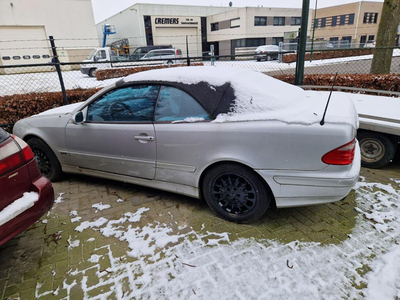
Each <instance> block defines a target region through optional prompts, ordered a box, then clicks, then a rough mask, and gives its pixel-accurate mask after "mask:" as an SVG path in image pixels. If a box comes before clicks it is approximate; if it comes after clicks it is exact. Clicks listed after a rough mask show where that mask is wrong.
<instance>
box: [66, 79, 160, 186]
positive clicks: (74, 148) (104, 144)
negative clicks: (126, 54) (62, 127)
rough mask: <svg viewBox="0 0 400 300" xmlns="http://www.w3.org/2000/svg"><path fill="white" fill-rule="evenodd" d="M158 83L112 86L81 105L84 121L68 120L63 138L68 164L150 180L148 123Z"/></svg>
mask: <svg viewBox="0 0 400 300" xmlns="http://www.w3.org/2000/svg"><path fill="white" fill-rule="evenodd" d="M159 89H160V87H159V86H158V85H132V86H129V87H122V88H116V89H113V90H111V91H109V92H107V93H105V94H103V95H102V96H100V97H99V98H97V99H95V100H94V101H92V102H91V103H90V104H89V105H88V106H87V107H86V108H84V111H83V113H84V115H85V116H86V117H85V121H84V122H83V123H81V124H74V123H73V122H69V124H68V125H67V127H66V141H67V147H68V154H69V159H70V162H71V164H72V165H74V166H78V167H80V168H85V169H90V170H97V171H103V172H108V173H114V174H121V175H128V176H134V177H140V178H146V179H153V178H154V175H155V161H156V145H155V132H154V125H153V123H152V119H153V114H154V108H155V103H156V100H157V97H158V92H159Z"/></svg>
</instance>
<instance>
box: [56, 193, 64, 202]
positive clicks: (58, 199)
mask: <svg viewBox="0 0 400 300" xmlns="http://www.w3.org/2000/svg"><path fill="white" fill-rule="evenodd" d="M64 194H65V193H58V197H57V199H56V200H54V203H61V202H63V200H64V198H63V197H62V195H64Z"/></svg>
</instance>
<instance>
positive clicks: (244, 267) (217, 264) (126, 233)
mask: <svg viewBox="0 0 400 300" xmlns="http://www.w3.org/2000/svg"><path fill="white" fill-rule="evenodd" d="M392 182H393V183H392V184H387V185H384V184H378V183H368V182H360V183H358V185H357V186H356V195H357V196H356V202H357V208H356V209H357V211H358V212H360V214H359V215H358V217H357V223H356V226H355V228H354V230H353V232H352V234H351V235H349V238H348V239H346V240H345V241H344V242H342V243H341V244H338V245H335V244H325V245H322V244H319V243H305V242H300V241H295V242H291V243H288V244H285V243H281V242H278V241H275V240H258V241H256V240H254V239H244V238H242V239H239V240H235V241H231V239H230V237H229V234H228V233H213V232H208V231H205V232H206V233H200V232H197V231H195V230H193V229H192V228H185V226H181V227H178V229H179V230H178V232H177V231H176V229H175V231H174V230H173V229H172V228H171V226H169V225H167V224H163V223H159V222H157V221H156V220H155V221H154V222H152V223H148V224H147V225H145V226H142V227H140V226H138V225H137V222H139V221H140V219H141V218H142V217H143V216H144V215H145V214H146V212H147V211H148V210H149V209H148V208H146V207H142V208H140V209H139V210H137V211H136V212H134V213H126V214H125V215H124V216H123V217H122V218H120V219H118V220H107V219H105V218H99V219H98V220H95V221H93V222H82V223H81V224H80V225H79V226H77V227H76V229H75V230H76V231H78V232H81V231H83V230H96V231H99V232H100V233H101V234H102V235H104V236H106V237H110V236H112V237H115V238H118V239H119V240H120V241H121V242H122V243H126V244H127V246H128V248H129V250H127V252H126V256H122V257H116V256H114V255H113V252H112V251H111V247H110V245H106V246H103V247H101V248H99V249H101V250H103V251H102V253H105V254H104V255H103V256H104V257H103V256H101V257H100V256H97V255H92V256H91V257H90V258H89V259H88V261H89V262H91V263H93V266H91V267H88V268H87V269H85V270H70V271H69V274H70V275H80V276H83V280H82V282H76V281H74V282H72V283H70V284H68V283H67V281H66V280H65V281H64V284H63V287H62V288H63V289H65V290H66V291H67V295H68V296H67V297H66V299H72V298H71V296H72V295H70V290H71V288H72V286H74V285H76V284H80V285H81V288H82V290H83V292H84V299H91V297H90V295H91V291H93V290H96V289H97V290H98V289H99V288H101V287H103V286H110V287H111V288H110V289H106V291H105V292H104V294H102V295H101V296H96V299H100V298H102V299H103V298H104V299H105V298H107V296H108V295H111V293H113V292H114V293H115V295H116V296H117V298H118V299H132V298H135V299H218V300H219V299H245V300H248V299H285V300H286V299H296V300H297V299H364V297H366V299H380V300H381V299H382V300H384V299H398V298H399V297H400V246H399V241H400V221H399V220H400V180H398V179H392ZM78 214H79V212H78ZM75 216H76V214H73V215H71V217H75ZM203 227H204V228H205V229H207V228H206V226H203ZM202 232H204V231H202ZM71 242H72V241H71ZM74 243H76V242H75V241H74ZM74 245H75V244H74ZM128 256H129V257H134V258H135V259H134V260H133V261H130V262H127V260H126V257H128ZM102 259H109V260H110V262H111V268H108V269H107V270H102V269H101V267H100V264H101V260H102ZM368 268H370V270H369V271H365V270H368ZM93 271H95V272H96V274H97V276H98V283H97V284H95V285H89V283H88V277H87V273H88V272H91V273H93ZM362 287H365V288H362ZM40 288H41V286H37V287H36V296H37V298H40V297H41V296H44V295H47V294H49V292H50V291H49V292H43V293H39V289H40ZM396 297H397V298H396Z"/></svg>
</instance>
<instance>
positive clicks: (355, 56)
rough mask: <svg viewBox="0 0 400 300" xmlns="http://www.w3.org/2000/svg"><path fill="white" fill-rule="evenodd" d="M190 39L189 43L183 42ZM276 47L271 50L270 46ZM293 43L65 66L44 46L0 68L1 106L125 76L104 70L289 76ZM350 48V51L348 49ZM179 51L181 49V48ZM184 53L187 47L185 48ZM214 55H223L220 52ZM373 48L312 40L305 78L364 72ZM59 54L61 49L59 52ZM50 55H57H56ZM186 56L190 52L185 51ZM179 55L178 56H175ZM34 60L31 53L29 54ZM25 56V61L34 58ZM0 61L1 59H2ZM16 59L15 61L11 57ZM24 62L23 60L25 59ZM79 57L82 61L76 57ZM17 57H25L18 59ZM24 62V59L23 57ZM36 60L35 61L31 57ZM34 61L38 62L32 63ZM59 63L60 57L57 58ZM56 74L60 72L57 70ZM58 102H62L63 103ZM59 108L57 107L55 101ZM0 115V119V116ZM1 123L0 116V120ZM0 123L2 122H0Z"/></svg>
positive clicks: (398, 55)
mask: <svg viewBox="0 0 400 300" xmlns="http://www.w3.org/2000/svg"><path fill="white" fill-rule="evenodd" d="M188 40H189V41H190V39H188ZM275 47H276V46H275ZM296 47H297V45H296V44H293V43H290V44H283V43H281V44H280V45H279V49H278V50H277V51H276V50H275V51H274V52H272V53H270V52H267V53H262V52H261V53H260V52H258V54H257V56H256V50H257V47H254V46H253V47H236V48H235V47H234V48H233V50H232V49H231V50H232V51H231V52H233V55H214V54H213V53H211V52H206V53H201V54H202V55H201V56H197V57H194V56H190V57H186V56H187V52H186V53H182V52H180V53H176V54H177V56H176V57H174V58H170V57H169V58H166V59H157V60H155V59H133V56H132V55H125V56H124V55H121V56H120V58H118V60H116V59H110V60H106V61H95V60H94V61H93V60H92V61H85V62H82V60H80V61H78V62H65V61H61V62H60V61H59V60H58V57H57V52H53V50H55V47H53V48H52V47H49V49H47V53H50V54H43V55H42V56H40V57H39V58H40V61H44V60H45V61H46V62H45V63H36V64H19V65H18V64H12V63H11V62H10V61H8V62H6V63H7V64H5V63H4V62H3V65H0V102H1V101H2V99H3V101H4V99H5V97H8V96H13V95H14V96H15V95H24V94H30V93H36V94H40V93H49V92H61V86H62V85H61V81H62V82H63V85H64V86H65V90H67V91H69V90H86V89H98V88H102V87H104V86H107V85H109V84H112V83H113V82H115V81H117V80H118V79H119V78H120V77H121V76H124V75H126V74H127V73H126V72H112V74H113V75H112V76H109V75H107V76H99V74H96V72H91V70H92V69H94V70H96V71H103V70H128V69H132V68H137V67H144V66H145V67H148V66H164V67H168V66H171V67H173V66H176V64H183V65H193V64H194V63H201V64H202V65H206V66H210V65H214V66H216V67H220V66H229V67H236V68H248V69H253V70H256V71H259V72H263V73H265V74H268V75H271V76H280V75H294V74H295V70H296V50H294V49H296ZM349 47H352V48H349ZM182 48H183V47H182ZM186 48H187V49H189V48H190V46H189V45H186ZM219 50H220V51H219V52H223V51H222V49H219ZM374 50H376V49H375V48H369V47H364V46H361V47H360V45H352V44H346V45H344V44H343V45H342V44H340V45H339V44H337V45H333V44H332V43H330V42H315V43H313V44H308V45H307V53H306V62H305V68H304V73H305V75H309V74H335V73H338V74H355V73H357V74H369V73H370V68H371V62H372V58H373V52H374ZM58 51H59V52H60V50H59V49H58ZM52 53H56V54H55V55H54V54H53V55H52ZM189 53H190V51H189ZM178 54H179V55H178ZM33 56H35V55H33ZM33 56H29V58H33ZM2 58H3V59H4V56H3V57H2ZM16 58H18V57H14V58H13V59H16ZM26 58H27V56H26ZM80 58H81V57H80ZM21 59H25V58H23V57H21ZM26 60H27V59H26ZM32 60H33V61H35V59H32ZM37 60H38V61H39V59H37ZM61 60H62V59H61ZM57 70H59V71H60V72H57ZM390 72H391V73H400V48H399V47H394V48H393V58H392V65H391V70H390ZM64 100H65V101H63V103H64V104H65V103H67V100H66V99H64ZM60 104H62V103H60ZM0 117H1V116H0ZM0 119H1V118H0ZM0 123H1V122H0Z"/></svg>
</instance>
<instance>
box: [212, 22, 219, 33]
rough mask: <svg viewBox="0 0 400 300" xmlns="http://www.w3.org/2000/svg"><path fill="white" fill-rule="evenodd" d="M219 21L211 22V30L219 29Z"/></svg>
mask: <svg viewBox="0 0 400 300" xmlns="http://www.w3.org/2000/svg"><path fill="white" fill-rule="evenodd" d="M218 30H219V23H211V31H218Z"/></svg>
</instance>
